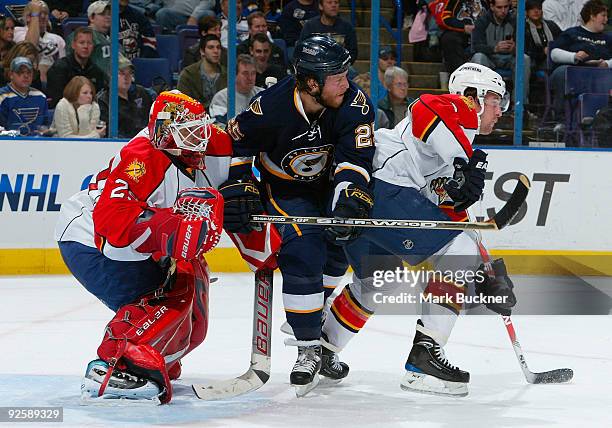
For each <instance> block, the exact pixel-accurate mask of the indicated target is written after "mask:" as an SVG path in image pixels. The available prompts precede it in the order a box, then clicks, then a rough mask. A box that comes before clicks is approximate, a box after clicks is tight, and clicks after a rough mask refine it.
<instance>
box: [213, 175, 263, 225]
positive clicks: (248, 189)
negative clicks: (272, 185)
mask: <svg viewBox="0 0 612 428" xmlns="http://www.w3.org/2000/svg"><path fill="white" fill-rule="evenodd" d="M219 192H220V193H221V195H223V199H224V200H225V214H224V217H223V226H224V227H225V230H226V231H228V232H232V233H249V232H251V231H253V230H261V225H260V224H259V223H251V215H252V214H263V212H264V209H263V205H262V203H261V198H260V195H259V189H258V188H257V185H256V184H255V182H253V181H252V180H251V179H249V178H243V179H242V180H228V181H226V182H225V183H223V184H221V185H220V186H219Z"/></svg>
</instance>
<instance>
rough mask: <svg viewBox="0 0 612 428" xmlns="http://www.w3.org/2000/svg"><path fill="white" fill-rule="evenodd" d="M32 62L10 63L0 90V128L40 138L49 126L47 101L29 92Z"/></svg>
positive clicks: (36, 91) (19, 58)
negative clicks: (7, 82)
mask: <svg viewBox="0 0 612 428" xmlns="http://www.w3.org/2000/svg"><path fill="white" fill-rule="evenodd" d="M33 71H34V67H33V65H32V62H31V61H30V60H29V59H28V58H26V57H23V56H18V57H16V58H15V59H13V60H12V61H11V64H10V71H9V79H10V82H9V84H8V85H6V86H4V87H2V88H0V126H2V127H4V129H8V130H18V131H19V133H20V134H21V135H24V136H25V135H40V133H41V132H42V131H43V127H44V128H47V127H48V126H49V114H48V110H47V97H46V96H45V94H43V93H42V92H41V91H39V90H38V89H34V88H32V87H31V86H30V85H31V84H32V77H33V76H34V73H33Z"/></svg>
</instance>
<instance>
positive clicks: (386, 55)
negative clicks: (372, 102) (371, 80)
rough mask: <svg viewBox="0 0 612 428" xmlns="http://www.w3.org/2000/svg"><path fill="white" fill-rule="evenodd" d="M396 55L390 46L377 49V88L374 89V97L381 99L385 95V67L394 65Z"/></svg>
mask: <svg viewBox="0 0 612 428" xmlns="http://www.w3.org/2000/svg"><path fill="white" fill-rule="evenodd" d="M396 61H397V57H396V56H395V50H394V49H393V48H392V47H390V46H383V47H381V48H380V49H379V51H378V88H377V91H376V99H377V100H382V99H383V98H384V97H385V96H386V95H387V88H386V87H385V71H387V68H389V67H392V66H394V65H395V63H396Z"/></svg>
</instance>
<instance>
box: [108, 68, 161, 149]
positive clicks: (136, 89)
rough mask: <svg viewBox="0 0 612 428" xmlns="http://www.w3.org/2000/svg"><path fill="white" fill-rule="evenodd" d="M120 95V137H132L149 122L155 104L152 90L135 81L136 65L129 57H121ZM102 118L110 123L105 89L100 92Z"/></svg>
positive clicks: (118, 85) (118, 82)
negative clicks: (152, 106) (150, 112)
mask: <svg viewBox="0 0 612 428" xmlns="http://www.w3.org/2000/svg"><path fill="white" fill-rule="evenodd" d="M117 92H118V95H119V115H118V116H119V129H118V131H119V132H118V134H119V135H118V136H119V138H132V137H134V136H135V135H136V134H138V133H139V132H140V131H141V130H142V129H143V128H146V127H147V124H148V123H149V110H150V109H151V104H153V97H152V96H151V91H149V90H147V89H145V88H144V87H143V86H141V85H138V84H136V83H134V66H133V65H132V63H131V61H130V60H129V59H127V58H120V59H119V79H118V80H117ZM98 103H99V104H100V118H101V119H102V120H103V121H104V122H106V123H107V124H108V123H110V121H109V117H108V112H109V92H108V90H107V89H103V90H102V91H101V92H100V93H99V94H98Z"/></svg>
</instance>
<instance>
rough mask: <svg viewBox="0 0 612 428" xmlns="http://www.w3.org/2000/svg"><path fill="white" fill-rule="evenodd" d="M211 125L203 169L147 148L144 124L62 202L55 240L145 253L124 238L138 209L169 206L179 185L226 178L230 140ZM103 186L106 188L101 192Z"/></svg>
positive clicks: (131, 254)
mask: <svg viewBox="0 0 612 428" xmlns="http://www.w3.org/2000/svg"><path fill="white" fill-rule="evenodd" d="M211 128H212V135H211V138H210V140H209V142H208V146H207V148H206V157H205V163H206V169H205V170H196V169H186V168H183V167H179V166H177V165H179V164H178V163H176V164H175V163H174V162H173V161H172V159H171V157H170V156H168V155H167V154H166V153H165V152H164V151H162V150H158V149H156V148H155V147H153V145H152V144H151V142H150V139H149V132H148V129H146V128H145V129H143V130H142V131H141V132H140V133H139V134H138V135H136V136H135V137H134V138H132V140H130V142H129V143H128V144H127V145H125V146H124V147H123V148H122V149H121V150H120V151H119V153H118V154H117V155H116V156H115V157H114V158H112V159H111V161H110V163H109V165H108V167H107V168H105V169H104V170H102V171H100V172H99V173H98V174H97V175H95V176H94V177H93V178H92V180H91V182H90V184H89V187H88V188H87V189H85V190H82V191H80V192H79V193H77V194H75V195H74V196H72V197H71V198H70V199H68V200H67V201H66V202H64V203H63V204H62V209H61V211H60V218H59V221H58V223H57V226H56V230H55V239H56V240H57V241H75V242H79V243H81V244H83V245H87V246H89V247H97V248H98V249H100V251H101V252H102V253H103V254H104V255H105V256H106V257H108V258H110V259H113V260H119V261H138V260H145V259H147V258H149V257H150V255H151V254H147V253H141V252H138V251H136V249H135V248H136V247H138V246H139V245H140V244H142V242H130V238H129V229H130V227H131V226H132V225H133V224H134V223H135V222H136V221H137V219H138V217H139V216H140V215H141V214H142V212H143V211H144V209H145V208H146V207H147V206H148V207H154V208H168V207H172V206H173V205H174V202H175V200H176V197H177V195H178V193H179V192H180V191H181V190H183V189H186V188H191V187H213V188H217V187H218V186H219V185H220V184H221V183H223V182H224V181H226V180H227V178H228V171H229V165H230V159H231V154H232V145H231V140H230V139H229V137H228V135H227V134H226V133H225V131H223V130H221V129H220V128H218V127H216V126H212V127H211ZM105 188H108V190H110V191H107V192H103V191H104V189H105ZM94 207H95V213H94ZM94 216H95V217H96V219H95V220H96V221H95V225H96V226H95V229H94Z"/></svg>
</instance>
